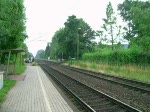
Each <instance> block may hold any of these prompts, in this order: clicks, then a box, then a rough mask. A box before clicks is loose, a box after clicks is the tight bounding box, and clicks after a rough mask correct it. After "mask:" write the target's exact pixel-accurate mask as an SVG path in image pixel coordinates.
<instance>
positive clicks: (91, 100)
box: [40, 63, 141, 112]
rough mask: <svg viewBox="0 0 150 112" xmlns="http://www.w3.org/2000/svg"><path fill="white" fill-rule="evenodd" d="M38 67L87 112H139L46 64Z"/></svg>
mask: <svg viewBox="0 0 150 112" xmlns="http://www.w3.org/2000/svg"><path fill="white" fill-rule="evenodd" d="M40 66H41V67H42V68H43V69H44V70H45V71H46V72H48V73H49V74H50V75H51V76H52V77H53V78H54V79H55V80H56V81H57V82H59V84H61V85H62V86H63V87H64V88H65V89H66V90H67V91H69V93H71V94H72V95H73V96H74V97H75V98H76V99H77V101H78V102H79V103H80V104H81V105H82V106H83V107H84V108H85V109H86V110H87V111H89V112H141V111H140V110H138V109H136V108H133V107H131V106H129V105H127V104H125V103H123V102H121V101H119V100H117V99H115V98H113V97H111V96H109V95H107V94H105V93H103V92H100V91H98V90H96V89H94V88H92V87H90V86H87V85H85V84H83V83H81V82H79V81H77V80H75V79H73V78H71V77H69V76H67V75H65V74H63V73H61V72H60V71H57V70H56V69H55V68H53V67H51V66H48V65H47V64H44V63H43V64H42V63H41V64H40Z"/></svg>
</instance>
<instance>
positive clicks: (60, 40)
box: [51, 15, 94, 59]
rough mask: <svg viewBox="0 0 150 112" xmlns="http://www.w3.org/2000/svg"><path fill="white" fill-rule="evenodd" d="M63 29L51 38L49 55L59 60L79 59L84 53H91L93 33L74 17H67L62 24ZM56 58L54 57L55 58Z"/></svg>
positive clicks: (81, 20) (80, 20) (84, 23)
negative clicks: (53, 55)
mask: <svg viewBox="0 0 150 112" xmlns="http://www.w3.org/2000/svg"><path fill="white" fill-rule="evenodd" d="M64 25H65V27H64V28H61V29H59V30H58V31H57V32H56V33H55V35H54V36H53V39H52V43H51V55H52V54H55V55H57V57H59V58H69V57H75V58H77V59H78V58H80V57H81V55H82V54H83V53H84V52H91V51H92V46H93V45H94V42H92V41H91V40H92V39H94V31H93V30H92V29H91V27H90V26H89V25H88V24H87V23H86V22H84V20H83V19H78V18H76V16H74V15H72V16H69V17H68V19H67V21H66V22H65V23H64ZM55 57H56V56H55Z"/></svg>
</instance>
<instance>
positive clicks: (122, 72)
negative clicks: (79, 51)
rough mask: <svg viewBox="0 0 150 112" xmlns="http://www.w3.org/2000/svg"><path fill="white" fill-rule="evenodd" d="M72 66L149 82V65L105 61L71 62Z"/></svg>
mask: <svg viewBox="0 0 150 112" xmlns="http://www.w3.org/2000/svg"><path fill="white" fill-rule="evenodd" d="M71 66H74V67H79V68H83V69H87V70H92V71H96V72H101V73H105V74H108V75H114V76H119V77H124V78H128V79H133V80H138V81H142V82H148V83H150V69H149V68H150V67H149V66H147V67H144V66H137V65H131V64H128V65H111V64H106V63H98V62H97V63H94V62H83V61H78V62H75V61H74V62H72V65H71Z"/></svg>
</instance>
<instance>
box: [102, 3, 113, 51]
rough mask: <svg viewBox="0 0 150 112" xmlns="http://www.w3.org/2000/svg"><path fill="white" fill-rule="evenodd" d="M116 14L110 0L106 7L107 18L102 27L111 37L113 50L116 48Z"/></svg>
mask: <svg viewBox="0 0 150 112" xmlns="http://www.w3.org/2000/svg"><path fill="white" fill-rule="evenodd" d="M114 14H115V13H114V10H113V7H112V5H111V2H109V4H108V5H107V8H106V19H103V21H104V24H103V26H102V28H103V29H104V32H105V33H106V36H107V37H111V44H112V50H113V49H114V28H115V26H116V17H115V15H114Z"/></svg>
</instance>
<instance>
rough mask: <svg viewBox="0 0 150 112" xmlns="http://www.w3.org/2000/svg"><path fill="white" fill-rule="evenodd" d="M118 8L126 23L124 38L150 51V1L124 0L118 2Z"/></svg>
mask: <svg viewBox="0 0 150 112" xmlns="http://www.w3.org/2000/svg"><path fill="white" fill-rule="evenodd" d="M118 10H119V11H120V15H121V16H122V17H123V20H124V21H126V22H127V25H128V27H126V28H125V29H126V30H127V33H126V35H125V38H127V39H128V40H129V41H130V43H131V44H136V45H138V46H140V47H141V48H143V49H144V50H145V51H150V44H149V43H150V32H149V31H150V22H149V21H150V13H149V12H150V1H146V2H144V1H132V0H125V1H124V2H123V3H122V4H119V6H118Z"/></svg>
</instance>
